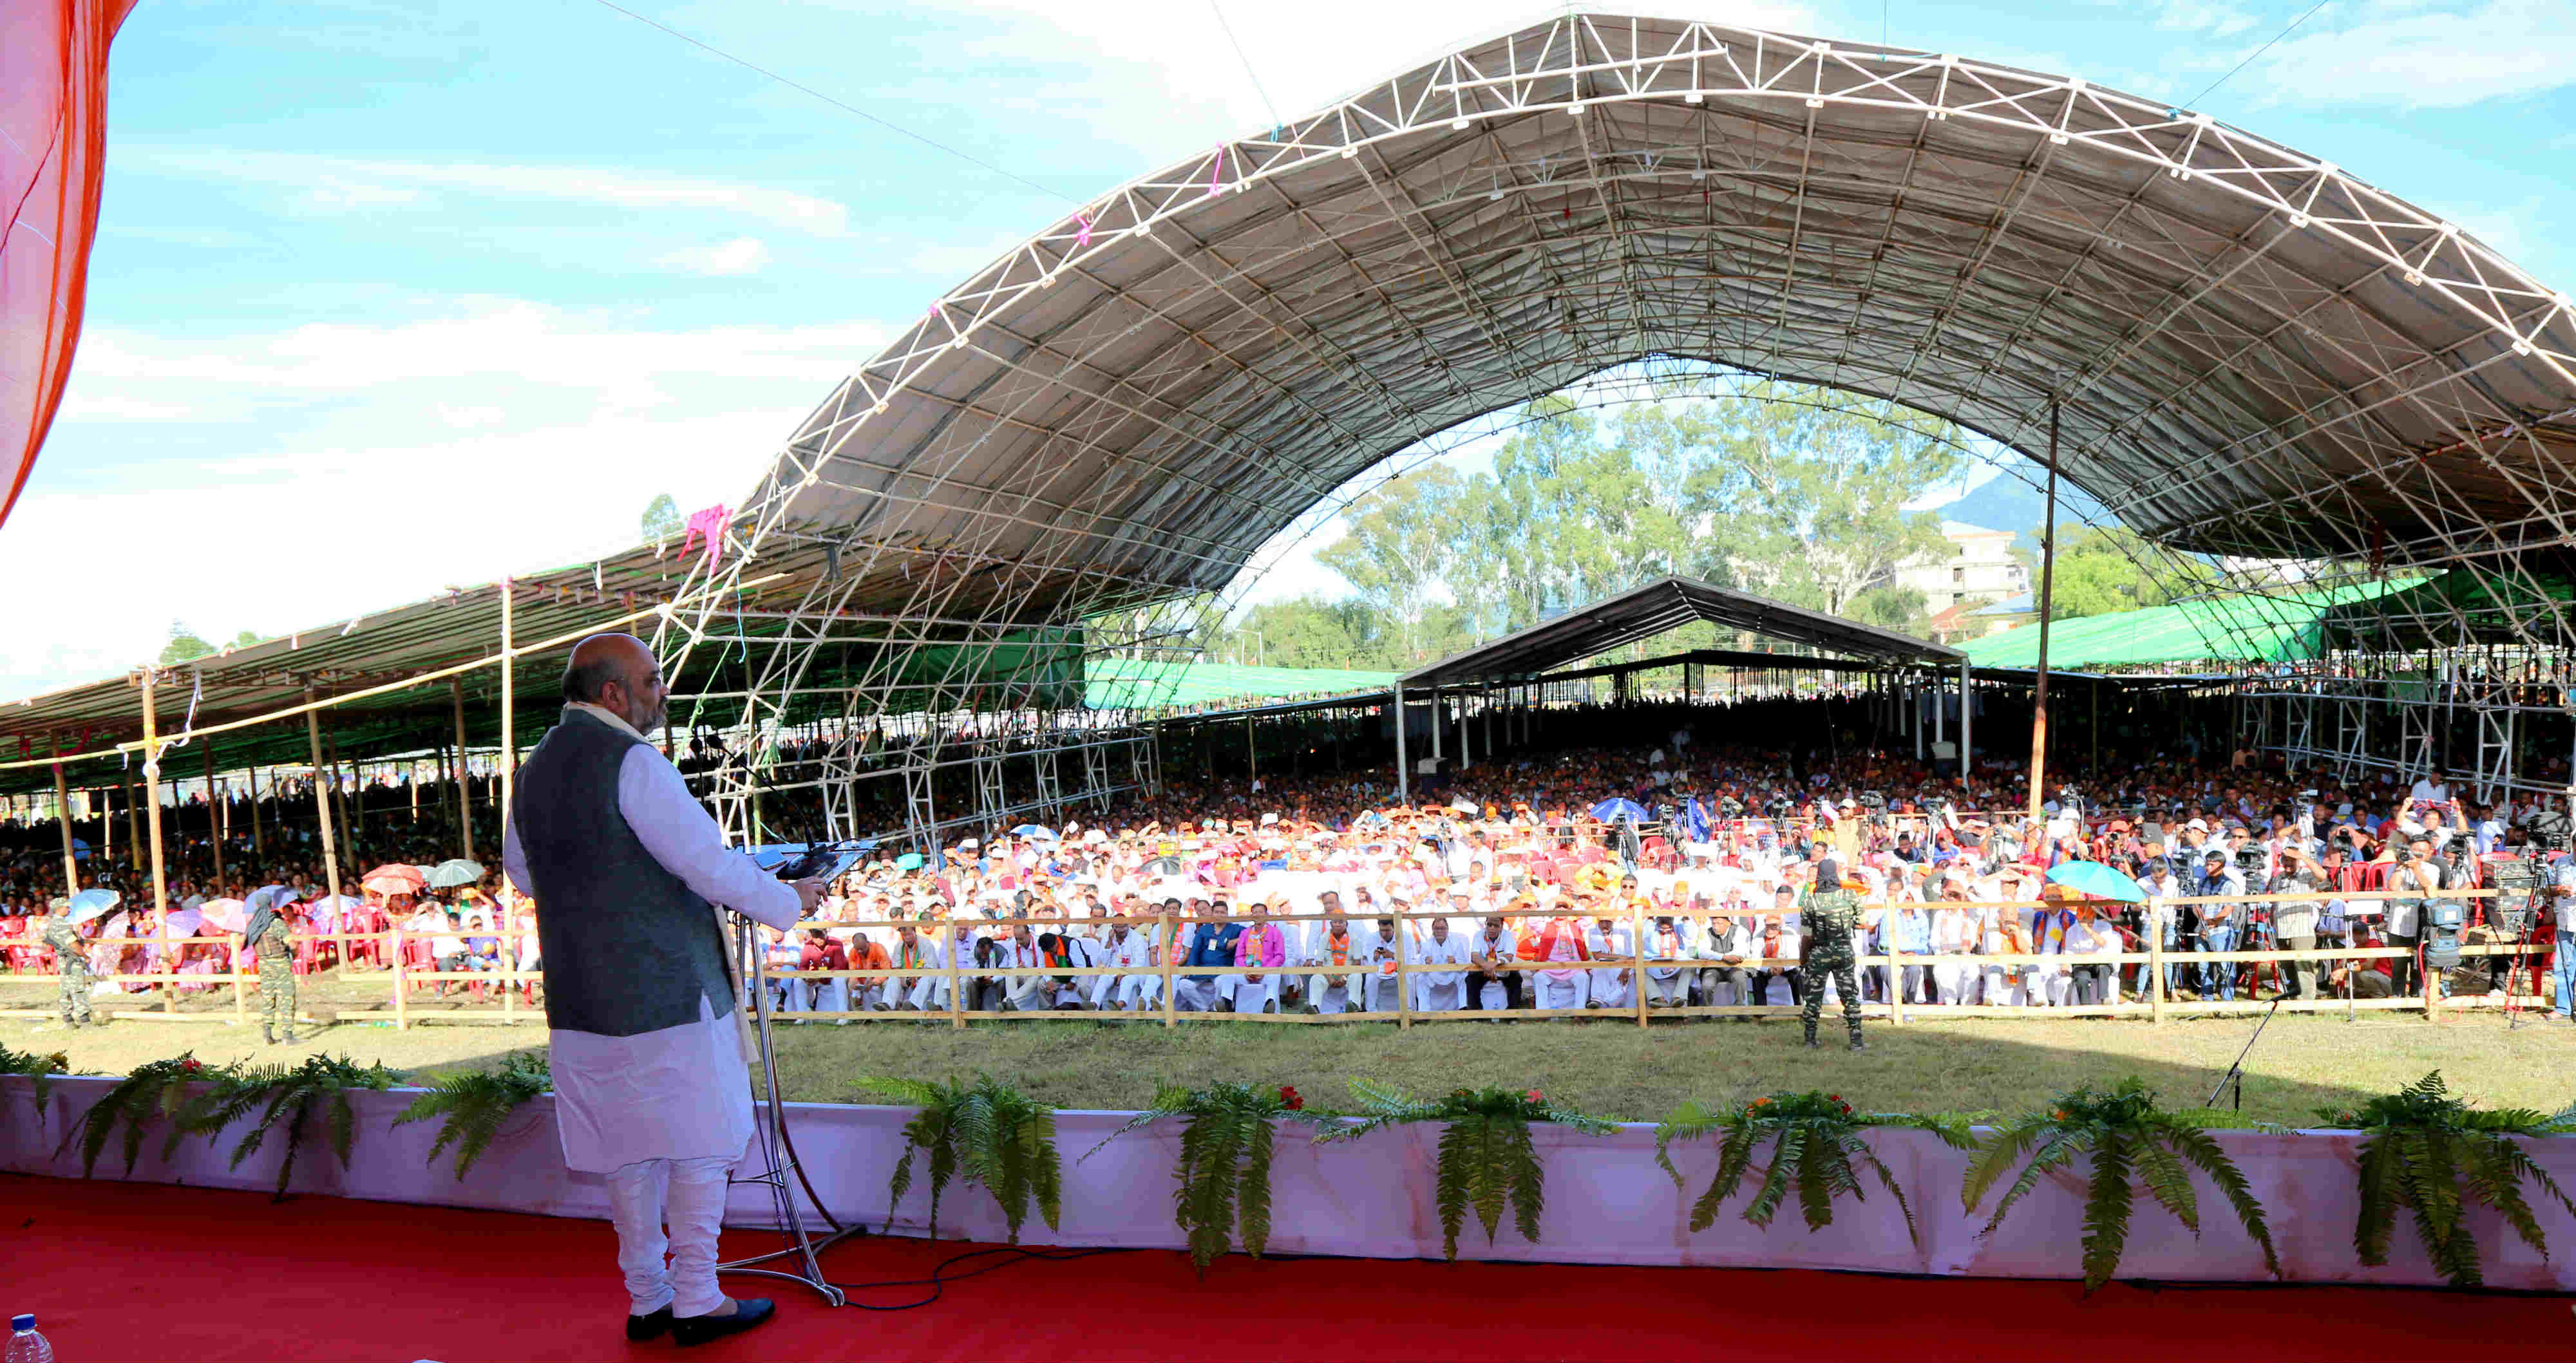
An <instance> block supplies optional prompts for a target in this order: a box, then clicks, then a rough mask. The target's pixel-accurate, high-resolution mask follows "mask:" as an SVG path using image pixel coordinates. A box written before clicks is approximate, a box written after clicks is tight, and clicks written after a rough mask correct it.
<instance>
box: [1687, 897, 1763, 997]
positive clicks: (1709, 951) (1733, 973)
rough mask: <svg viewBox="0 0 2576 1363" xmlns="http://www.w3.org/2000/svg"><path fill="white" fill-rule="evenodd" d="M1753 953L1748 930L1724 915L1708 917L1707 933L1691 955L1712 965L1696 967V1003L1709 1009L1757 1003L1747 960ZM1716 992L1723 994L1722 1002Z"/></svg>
mask: <svg viewBox="0 0 2576 1363" xmlns="http://www.w3.org/2000/svg"><path fill="white" fill-rule="evenodd" d="M1753 953H1754V938H1753V933H1752V930H1751V929H1749V928H1747V927H1746V926H1745V925H1744V924H1743V923H1742V922H1740V921H1738V920H1737V919H1735V918H1733V917H1731V916H1729V915H1726V914H1719V915H1716V916H1714V917H1712V918H1710V919H1709V920H1708V930H1707V931H1706V932H1705V933H1703V934H1702V935H1701V940H1700V942H1699V943H1698V950H1697V951H1695V952H1694V953H1693V954H1694V955H1695V956H1697V957H1698V958H1699V959H1700V960H1703V961H1714V962H1716V964H1714V965H1708V966H1702V967H1701V968H1700V971H1699V1001H1700V1002H1701V1003H1702V1004H1703V1005H1707V1006H1710V1007H1715V1006H1718V1005H1720V1004H1728V1005H1732V1006H1734V1007H1737V1008H1745V1007H1750V1006H1751V1005H1753V1004H1754V1003H1756V1002H1759V1000H1758V999H1756V997H1755V996H1754V987H1753V972H1752V971H1751V970H1750V969H1749V968H1748V964H1749V963H1748V960H1747V958H1748V957H1750V956H1752V955H1753ZM1720 989H1724V990H1725V991H1726V996H1725V997H1724V998H1723V999H1721V998H1719V997H1718V991H1719V990H1720Z"/></svg>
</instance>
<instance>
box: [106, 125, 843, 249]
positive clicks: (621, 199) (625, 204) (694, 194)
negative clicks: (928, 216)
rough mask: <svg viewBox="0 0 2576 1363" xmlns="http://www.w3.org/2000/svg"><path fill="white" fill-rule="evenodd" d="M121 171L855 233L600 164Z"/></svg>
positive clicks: (367, 199)
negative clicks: (708, 216)
mask: <svg viewBox="0 0 2576 1363" xmlns="http://www.w3.org/2000/svg"><path fill="white" fill-rule="evenodd" d="M117 157H118V165H119V166H121V167H131V168H135V169H141V170H148V171H158V172H161V173H163V174H169V175H178V176H184V177H187V178H191V179H199V180H217V181H228V182H247V183H251V184H264V185H278V186H284V187H288V188H293V189H296V190H298V191H299V195H298V200H297V201H298V202H300V203H304V204H306V205H307V206H309V207H316V208H343V207H363V206H368V205H370V204H379V203H407V202H412V201H414V200H415V199H417V198H419V197H420V195H421V193H422V191H425V190H449V191H455V192H461V193H467V194H487V195H497V196H503V197H516V198H534V199H558V200H565V201H569V202H574V203H588V204H604V205H608V206H610V207H616V208H684V209H699V210H706V211H712V212H724V213H732V214H735V215H738V216H741V217H747V218H754V219H758V220H760V221H763V222H769V223H774V224H776V225H778V226H780V227H787V228H793V229H795V230H797V231H800V232H808V233H812V234H814V235H816V236H840V235H842V234H844V233H846V232H847V231H848V230H849V226H850V211H849V209H848V208H847V207H845V206H843V205H842V204H839V203H836V202H834V201H832V200H830V199H822V198H817V197H815V196H813V195H810V194H799V193H796V192H795V191H793V190H785V189H774V188H771V187H769V186H766V185H747V184H727V183H723V182H721V181H714V180H680V179H661V178H655V177H650V176H639V175H632V174H629V173H627V172H625V171H620V170H609V169H604V168H601V167H596V166H547V165H512V164H501V163H491V162H476V161H435V162H433V161H384V160H374V159H369V158H364V157H347V156H327V155H313V154H307V153H303V152H265V151H261V152H254V151H228V150H222V149H213V148H197V147H154V146H141V147H119V148H118V149H117Z"/></svg>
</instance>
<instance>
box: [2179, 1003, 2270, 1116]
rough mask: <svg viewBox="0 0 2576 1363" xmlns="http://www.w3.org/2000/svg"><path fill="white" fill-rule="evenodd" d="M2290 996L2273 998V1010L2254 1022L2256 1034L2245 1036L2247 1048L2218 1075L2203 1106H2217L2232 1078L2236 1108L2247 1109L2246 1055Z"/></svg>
mask: <svg viewBox="0 0 2576 1363" xmlns="http://www.w3.org/2000/svg"><path fill="white" fill-rule="evenodd" d="M2288 997H2289V996H2288V995H2283V996H2281V997H2279V998H2276V999H2274V1000H2272V1008H2271V1011H2270V1012H2267V1013H2265V1014H2264V1015H2263V1020H2262V1021H2261V1022H2258V1023H2256V1024H2254V1035H2252V1036H2249V1037H2247V1038H2245V1049H2244V1050H2241V1051H2238V1052H2237V1053H2236V1063H2235V1064H2233V1065H2230V1066H2228V1067H2227V1073H2225V1074H2222V1075H2220V1076H2218V1087H2216V1088H2214V1089H2211V1090H2210V1091H2209V1101H2208V1102H2205V1103H2202V1104H2201V1106H2202V1107H2216V1106H2217V1105H2218V1095H2219V1094H2221V1093H2224V1092H2226V1091H2227V1083H2228V1081H2229V1080H2231V1079H2232V1080H2234V1081H2236V1110H2237V1111H2239V1112H2243V1111H2244V1110H2245V1057H2247V1056H2249V1055H2252V1054H2253V1053H2254V1043H2255V1042H2257V1041H2260V1040H2262V1039H2263V1029H2264V1028H2266V1027H2269V1026H2271V1025H2272V1018H2273V1016H2274V1015H2275V1014H2278V1013H2279V1012H2280V1011H2281V1005H2282V1004H2283V1003H2284V1002H2287V1001H2288Z"/></svg>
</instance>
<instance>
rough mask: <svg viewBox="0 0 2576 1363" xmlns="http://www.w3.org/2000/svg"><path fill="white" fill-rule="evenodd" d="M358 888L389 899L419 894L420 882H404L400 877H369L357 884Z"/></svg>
mask: <svg viewBox="0 0 2576 1363" xmlns="http://www.w3.org/2000/svg"><path fill="white" fill-rule="evenodd" d="M358 888H359V889H361V890H365V891H367V892H368V893H370V894H380V895H383V896H385V897H387V898H389V899H390V898H392V897H393V896H395V895H398V894H418V893H420V882H418V881H414V880H405V879H403V878H402V877H401V876H369V877H367V878H366V879H364V880H361V881H359V882H358Z"/></svg>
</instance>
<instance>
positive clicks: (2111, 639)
mask: <svg viewBox="0 0 2576 1363" xmlns="http://www.w3.org/2000/svg"><path fill="white" fill-rule="evenodd" d="M2422 580H2423V579H2421V578H2416V577H2405V578H2392V579H2390V580H2388V581H2385V582H2358V583H2351V584H2348V585H2346V586H2341V587H2334V588H2321V589H2313V590H2309V591H2304V592H2280V593H2272V594H2267V595H2262V596H2231V597H2225V598H2221V599H2218V600H2212V601H2186V602H2183V603H2181V604H2179V605H2172V606H2150V607H2148V608H2146V609H2144V610H2134V611H2121V612H2118V613H2117V614H2113V615H2088V616H2084V617H2081V618H2078V619H2074V620H2059V621H2056V622H2054V623H2053V624H2051V625H2050V626H2049V629H2048V665H2049V666H2050V667H2052V668H2080V667H2151V666H2156V665H2159V664H2164V663H2189V662H2265V663H2277V662H2287V661H2291V660H2294V659H2300V658H2315V657H2319V656H2321V655H2322V654H2323V653H2324V640H2325V638H2326V631H2325V621H2326V616H2327V614H2328V612H2330V611H2331V610H2332V609H2333V608H2335V607H2336V606H2340V605H2346V604H2348V603H2352V602H2358V601H2368V600H2371V599H2373V598H2377V597H2383V596H2387V595H2389V594H2391V593H2394V592H2401V591H2404V590H2405V589H2406V588H2408V587H2411V586H2414V585H2416V584H2417V583H2419V582H2421V581H2422ZM1960 647H1961V648H1962V649H1963V650H1965V651H1966V653H1967V655H1968V660H1969V662H1971V663H1973V664H1974V665H1976V666H1978V667H2036V666H2038V665H2039V626H2037V625H2035V624H2031V625H2022V626H2020V627H2018V628H2015V629H2009V630H2005V631H2004V632H2003V633H2001V634H1989V635H1987V636H1986V637H1984V638H1982V639H1972V640H1969V641H1967V642H1966V643H1964V644H1962V645H1960Z"/></svg>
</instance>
